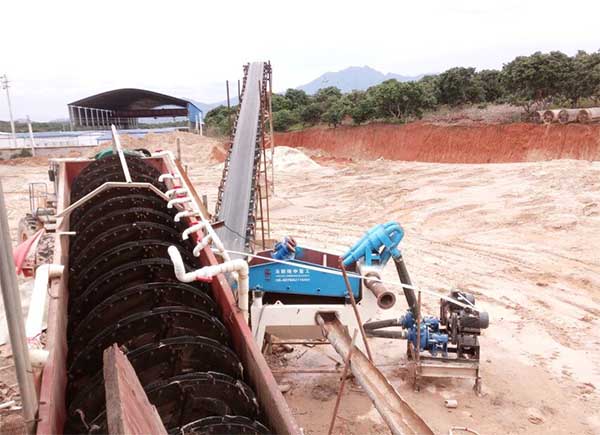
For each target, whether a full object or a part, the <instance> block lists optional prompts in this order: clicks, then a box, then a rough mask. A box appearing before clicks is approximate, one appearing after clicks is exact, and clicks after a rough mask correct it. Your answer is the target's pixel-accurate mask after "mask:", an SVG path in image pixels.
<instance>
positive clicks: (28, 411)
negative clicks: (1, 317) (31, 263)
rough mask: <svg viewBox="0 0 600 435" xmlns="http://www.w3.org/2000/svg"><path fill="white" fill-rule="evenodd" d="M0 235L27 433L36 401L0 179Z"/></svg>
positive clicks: (0, 265)
mask: <svg viewBox="0 0 600 435" xmlns="http://www.w3.org/2000/svg"><path fill="white" fill-rule="evenodd" d="M0 236H1V237H0V239H2V243H0V287H2V300H3V301H4V311H5V313H6V323H7V324H8V333H9V336H10V345H11V348H12V352H13V356H14V358H15V369H16V372H17V380H18V382H19V393H20V395H21V399H22V401H23V417H24V419H25V424H26V428H27V433H29V434H33V433H34V432H35V420H36V415H37V411H38V401H37V393H36V391H35V384H34V381H33V370H32V368H31V361H30V360H29V350H28V348H27V339H26V336H25V322H24V321H23V314H22V313H23V310H22V306H21V296H20V294H19V285H18V283H17V274H16V272H15V262H14V259H13V253H12V243H11V237H10V229H9V227H8V215H7V213H6V205H5V203H4V190H3V189H2V181H0Z"/></svg>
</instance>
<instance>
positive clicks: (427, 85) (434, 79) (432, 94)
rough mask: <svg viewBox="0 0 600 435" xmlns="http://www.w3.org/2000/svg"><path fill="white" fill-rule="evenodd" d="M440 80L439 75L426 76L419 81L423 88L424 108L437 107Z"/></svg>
mask: <svg viewBox="0 0 600 435" xmlns="http://www.w3.org/2000/svg"><path fill="white" fill-rule="evenodd" d="M438 82H439V78H438V76H437V75H427V76H424V77H422V78H421V80H419V81H418V82H417V83H418V84H419V86H421V89H422V90H423V98H424V104H423V108H424V109H428V110H430V109H435V107H436V106H437V105H438Z"/></svg>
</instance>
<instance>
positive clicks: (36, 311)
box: [25, 264, 65, 339]
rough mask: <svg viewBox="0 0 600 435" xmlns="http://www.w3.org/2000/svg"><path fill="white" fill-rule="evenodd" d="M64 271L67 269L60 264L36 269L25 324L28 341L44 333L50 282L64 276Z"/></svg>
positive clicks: (44, 265)
mask: <svg viewBox="0 0 600 435" xmlns="http://www.w3.org/2000/svg"><path fill="white" fill-rule="evenodd" d="M64 269H65V267H64V266H62V265H60V264H43V265H42V266H40V267H38V268H37V269H36V271H35V281H34V284H33V291H32V292H31V301H30V303H29V311H28V312H27V320H26V322H25V335H26V336H27V338H28V339H32V338H34V337H36V336H38V335H39V334H40V333H41V332H42V329H43V323H44V311H45V309H46V298H47V296H48V282H49V281H50V280H51V279H52V278H59V277H60V276H62V274H63V271H64Z"/></svg>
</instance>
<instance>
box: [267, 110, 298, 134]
mask: <svg viewBox="0 0 600 435" xmlns="http://www.w3.org/2000/svg"><path fill="white" fill-rule="evenodd" d="M298 122H300V118H299V116H298V115H297V113H296V112H295V111H293V110H287V109H283V110H279V111H277V112H273V129H275V130H276V131H286V130H287V129H288V128H290V127H291V126H292V125H294V124H297V123H298Z"/></svg>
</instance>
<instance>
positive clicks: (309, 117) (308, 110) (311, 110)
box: [300, 103, 323, 125]
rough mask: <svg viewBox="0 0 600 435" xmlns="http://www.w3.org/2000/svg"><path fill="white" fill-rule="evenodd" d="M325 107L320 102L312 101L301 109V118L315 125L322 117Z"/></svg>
mask: <svg viewBox="0 0 600 435" xmlns="http://www.w3.org/2000/svg"><path fill="white" fill-rule="evenodd" d="M322 114H323V109H322V108H321V105H320V104H318V103H311V104H309V105H308V106H305V107H303V108H302V109H301V110H300V119H301V120H302V122H304V123H305V124H309V125H314V124H316V123H317V122H319V120H320V119H321V115H322Z"/></svg>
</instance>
